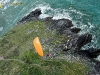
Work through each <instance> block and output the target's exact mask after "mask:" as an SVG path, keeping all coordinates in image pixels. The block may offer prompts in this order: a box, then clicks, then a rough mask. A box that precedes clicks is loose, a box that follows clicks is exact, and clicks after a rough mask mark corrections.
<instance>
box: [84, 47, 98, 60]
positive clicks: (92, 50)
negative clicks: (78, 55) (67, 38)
mask: <svg viewBox="0 0 100 75" xmlns="http://www.w3.org/2000/svg"><path fill="white" fill-rule="evenodd" d="M84 51H87V52H88V53H89V55H90V57H91V58H96V57H97V56H98V55H100V49H95V48H89V49H86V50H84Z"/></svg>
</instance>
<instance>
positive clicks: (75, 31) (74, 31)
mask: <svg viewBox="0 0 100 75" xmlns="http://www.w3.org/2000/svg"><path fill="white" fill-rule="evenodd" d="M80 30H81V29H80V28H76V27H75V28H71V32H73V33H78V32H79V31H80Z"/></svg>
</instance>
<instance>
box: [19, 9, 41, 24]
mask: <svg viewBox="0 0 100 75" xmlns="http://www.w3.org/2000/svg"><path fill="white" fill-rule="evenodd" d="M40 14H41V10H40V9H36V10H35V11H32V12H30V13H29V14H28V15H27V16H25V17H23V18H22V19H21V20H20V21H19V23H23V22H28V21H31V20H34V21H37V20H38V17H39V15H40Z"/></svg>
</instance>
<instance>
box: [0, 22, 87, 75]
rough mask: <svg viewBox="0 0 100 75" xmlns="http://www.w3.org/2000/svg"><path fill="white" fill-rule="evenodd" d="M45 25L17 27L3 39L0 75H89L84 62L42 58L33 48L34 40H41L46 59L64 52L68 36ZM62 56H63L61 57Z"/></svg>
mask: <svg viewBox="0 0 100 75" xmlns="http://www.w3.org/2000/svg"><path fill="white" fill-rule="evenodd" d="M49 25H50V24H47V23H45V22H42V21H38V22H29V23H26V24H18V25H16V26H15V27H14V28H13V29H12V30H10V31H9V32H8V33H7V34H6V35H5V36H4V37H2V38H1V39H0V57H4V60H0V75H86V73H87V70H88V67H86V66H85V64H84V63H82V62H81V61H77V62H73V63H72V62H69V61H67V60H64V59H63V60H62V59H56V58H49V59H45V58H44V57H40V56H39V55H38V54H37V53H36V52H35V49H34V47H33V43H32V41H33V39H34V38H35V37H39V38H40V41H41V44H42V46H43V50H44V55H46V54H48V53H52V52H53V53H54V50H55V47H56V50H57V52H59V51H60V52H59V53H62V52H61V48H60V46H61V44H63V43H64V42H66V41H67V40H68V38H66V35H65V34H61V35H60V34H57V31H56V30H51V29H49ZM59 55H61V56H63V55H62V54H59Z"/></svg>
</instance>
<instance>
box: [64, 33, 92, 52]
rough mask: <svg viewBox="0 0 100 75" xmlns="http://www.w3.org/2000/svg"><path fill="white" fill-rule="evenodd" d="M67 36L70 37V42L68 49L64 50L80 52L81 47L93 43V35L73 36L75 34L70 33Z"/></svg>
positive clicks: (67, 44)
mask: <svg viewBox="0 0 100 75" xmlns="http://www.w3.org/2000/svg"><path fill="white" fill-rule="evenodd" d="M67 33H68V32H67ZM67 36H68V37H69V40H68V41H67V43H66V45H65V46H66V47H65V48H66V49H64V50H66V51H67V50H78V51H79V50H80V49H81V47H83V46H84V45H86V44H87V43H89V42H91V40H92V35H91V34H82V35H80V36H79V35H78V34H76V35H75V34H73V33H71V32H70V33H69V34H67Z"/></svg>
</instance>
